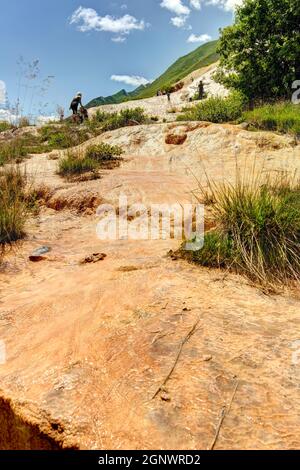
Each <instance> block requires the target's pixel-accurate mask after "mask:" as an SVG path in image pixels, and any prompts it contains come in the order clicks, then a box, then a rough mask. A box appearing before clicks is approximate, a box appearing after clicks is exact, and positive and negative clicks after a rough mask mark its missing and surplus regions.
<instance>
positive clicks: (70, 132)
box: [39, 124, 91, 151]
mask: <svg viewBox="0 0 300 470" xmlns="http://www.w3.org/2000/svg"><path fill="white" fill-rule="evenodd" d="M39 134H40V141H41V142H42V143H44V144H46V145H47V147H48V151H49V150H60V149H61V150H64V149H67V148H70V147H75V146H76V145H80V144H82V143H83V142H85V141H86V140H88V139H89V138H90V137H91V136H90V134H89V133H88V131H87V130H86V129H79V128H78V126H72V125H70V124H65V125H58V124H52V125H51V124H48V125H46V126H43V127H41V128H40V129H39Z"/></svg>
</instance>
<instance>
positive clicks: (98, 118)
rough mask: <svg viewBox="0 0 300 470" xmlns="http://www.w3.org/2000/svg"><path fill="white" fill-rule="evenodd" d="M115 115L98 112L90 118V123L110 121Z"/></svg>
mask: <svg viewBox="0 0 300 470" xmlns="http://www.w3.org/2000/svg"><path fill="white" fill-rule="evenodd" d="M116 114H117V113H106V112H104V111H100V110H98V111H97V112H96V114H95V115H94V116H93V117H92V119H91V121H92V122H94V123H102V122H105V121H107V120H108V119H110V118H111V117H112V116H115V115H116Z"/></svg>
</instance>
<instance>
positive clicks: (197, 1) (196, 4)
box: [190, 0, 202, 10]
mask: <svg viewBox="0 0 300 470" xmlns="http://www.w3.org/2000/svg"><path fill="white" fill-rule="evenodd" d="M201 3H202V0H190V4H191V7H193V8H195V9H196V10H201Z"/></svg>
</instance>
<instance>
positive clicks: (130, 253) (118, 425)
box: [0, 123, 300, 449]
mask: <svg viewBox="0 0 300 470" xmlns="http://www.w3.org/2000/svg"><path fill="white" fill-rule="evenodd" d="M172 126H173V127H172ZM178 127H179V128H180V129H178ZM175 131H176V132H179V131H180V132H179V133H181V132H182V133H185V134H187V138H186V140H185V142H183V143H182V145H179V146H176V145H169V144H166V142H165V138H166V135H167V134H169V133H170V132H173V133H174V132H175ZM100 140H104V141H106V142H110V143H114V144H117V145H121V146H123V148H124V150H125V159H124V162H123V163H122V165H121V166H120V168H117V169H114V170H111V171H104V172H103V174H102V178H101V179H100V180H97V181H88V182H82V183H80V184H78V183H76V184H75V183H69V182H67V183H66V182H65V181H64V180H62V179H61V178H59V177H58V176H57V175H56V174H55V171H56V165H57V162H56V161H53V160H47V159H46V157H45V156H35V157H33V158H32V159H31V160H29V161H27V162H26V166H27V172H28V174H32V175H33V176H34V179H35V181H36V184H40V183H43V184H45V185H48V186H49V189H50V195H51V197H50V199H49V201H50V202H49V204H47V205H46V206H47V207H45V208H44V209H42V211H41V214H40V215H39V217H38V218H36V219H33V220H31V221H29V225H28V231H29V235H28V238H27V239H26V240H25V241H24V242H23V243H22V244H20V245H19V246H18V247H16V248H15V249H14V250H13V251H12V252H10V253H9V254H8V255H7V257H6V259H5V264H3V266H2V269H1V273H0V296H1V303H0V339H1V340H2V341H4V344H5V348H6V362H5V364H3V365H0V396H1V403H0V406H1V415H2V416H7V418H3V419H4V420H5V422H4V423H3V424H2V425H3V426H5V423H7V425H8V428H9V427H11V428H12V429H13V431H11V434H9V433H7V431H6V432H5V433H3V437H2V438H1V433H0V442H1V447H2V448H8V447H10V448H56V447H65V448H72V447H75V448H77V447H78V448H81V449H112V448H114V449H143V448H147V449H152V448H158V449H173V448H178V449H199V448H209V447H210V446H211V443H212V441H213V439H214V436H215V432H216V428H217V426H218V423H219V419H220V413H221V411H222V408H223V407H224V406H226V405H228V404H229V403H230V401H231V399H232V397H233V394H234V399H233V402H232V404H231V408H230V412H229V413H228V415H227V416H226V417H225V420H224V422H223V425H222V428H221V431H220V434H219V437H218V440H217V443H216V448H217V449H243V448H247V449H277V448H279V449H293V448H299V445H300V438H299V425H300V416H299V409H300V408H299V407H300V398H299V374H300V368H299V364H296V362H295V361H294V360H293V358H295V346H294V345H295V344H296V343H295V341H297V340H299V339H300V319H299V306H300V303H299V300H298V298H297V295H296V293H286V294H283V295H278V296H266V295H264V294H263V293H262V292H260V291H259V290H258V289H256V288H255V287H252V286H250V285H249V284H248V283H247V281H246V280H245V279H244V278H242V277H239V276H234V275H228V274H226V275H224V273H223V272H219V271H215V270H208V269H205V268H199V267H196V266H193V265H189V264H188V263H186V262H185V261H183V260H178V259H176V258H174V259H172V258H171V257H170V256H167V252H168V251H169V250H171V249H173V250H176V248H177V247H178V245H179V241H176V240H152V241H134V240H114V241H107V240H106V241H101V240H99V239H98V238H97V236H96V225H97V222H98V218H97V216H96V214H95V207H94V206H95V205H94V204H92V206H91V212H88V213H84V214H82V212H80V211H77V210H76V207H75V206H76V203H75V202H74V204H75V206H74V205H73V204H71V205H70V204H67V202H66V203H65V204H61V205H60V210H58V207H54V206H52V205H51V199H53V198H61V200H64V201H69V200H71V201H76V197H79V195H81V196H82V198H83V199H84V194H85V192H86V194H89V195H91V194H93V197H95V198H96V199H95V201H97V202H98V201H100V202H101V201H106V202H108V203H110V204H112V205H113V206H115V207H117V206H118V201H119V196H120V194H126V196H127V197H128V202H129V204H132V203H136V202H139V203H141V202H142V203H144V204H146V205H150V204H151V203H158V202H163V203H174V202H179V203H181V204H182V203H185V202H190V201H192V200H193V198H192V195H191V191H192V190H194V189H195V188H196V187H197V185H198V181H202V182H205V179H206V176H205V173H209V175H210V176H211V177H212V178H213V179H214V180H215V181H217V180H219V181H221V180H224V179H227V180H229V181H233V180H234V178H235V177H236V169H237V164H238V166H239V167H240V168H242V169H243V171H245V172H246V173H247V172H249V171H250V170H251V169H253V168H255V170H254V171H258V169H261V168H262V169H268V168H271V169H273V170H274V171H282V170H288V171H291V172H293V171H294V170H295V169H297V168H298V169H299V165H300V148H299V146H295V143H294V142H293V141H292V140H290V139H289V138H286V137H281V136H276V135H274V134H271V133H261V132H257V133H250V132H247V131H245V130H243V129H241V128H238V127H234V126H229V125H224V126H218V125H210V124H207V123H188V124H184V123H182V124H172V125H170V124H163V125H157V124H156V125H153V126H138V127H132V128H127V129H120V130H117V131H114V132H110V133H107V134H105V135H104V136H101V137H98V138H96V139H94V141H95V142H97V141H100ZM204 169H205V171H204ZM190 170H193V171H192V172H191V171H190ZM81 196H80V198H81ZM80 198H79V199H80ZM129 222H130V221H129ZM43 245H47V246H49V247H51V259H50V260H45V261H44V262H43V263H37V264H32V263H30V262H29V261H28V253H31V252H32V251H33V250H34V249H35V248H38V247H40V246H43ZM89 253H105V254H106V255H107V256H106V257H105V259H103V260H102V261H101V262H100V263H90V264H86V265H80V264H79V263H78V260H81V259H83V258H84V257H86V255H87V254H89ZM26 254H27V256H26ZM191 332H192V334H191V335H190V337H189V334H190V333H191ZM187 337H188V340H187V341H185V339H186V338H187ZM182 344H183V346H182V348H181V345H182ZM180 348H181V349H182V350H181V353H180V355H179V358H178V361H177V363H176V366H175V368H174V371H173V373H172V374H171V376H170V378H169V379H168V380H167V381H166V378H167V377H168V374H169V372H170V370H171V369H172V367H173V366H174V362H175V361H176V358H177V357H178V351H179V349H180ZM157 390H160V391H159V393H156V392H157ZM8 404H9V408H8V409H7V406H8ZM3 410H6V411H5V413H6V414H5V413H3ZM20 422H21V423H22V426H21V428H20V426H19V424H18V423H20ZM15 423H16V424H15ZM17 424H18V426H19V429H21V431H20V432H19V433H17V432H15V430H16V426H17ZM6 429H7V427H6ZM26 433H27V434H26ZM1 439H2V441H1Z"/></svg>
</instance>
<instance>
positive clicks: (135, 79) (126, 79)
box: [110, 75, 151, 87]
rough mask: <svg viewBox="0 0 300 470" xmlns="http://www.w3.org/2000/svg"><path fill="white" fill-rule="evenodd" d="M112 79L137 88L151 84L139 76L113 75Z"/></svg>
mask: <svg viewBox="0 0 300 470" xmlns="http://www.w3.org/2000/svg"><path fill="white" fill-rule="evenodd" d="M110 79H111V80H113V81H115V82H121V83H125V84H126V85H130V86H136V87H138V86H140V85H148V83H151V81H150V80H147V78H144V77H139V76H138V75H112V76H111V77H110Z"/></svg>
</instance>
